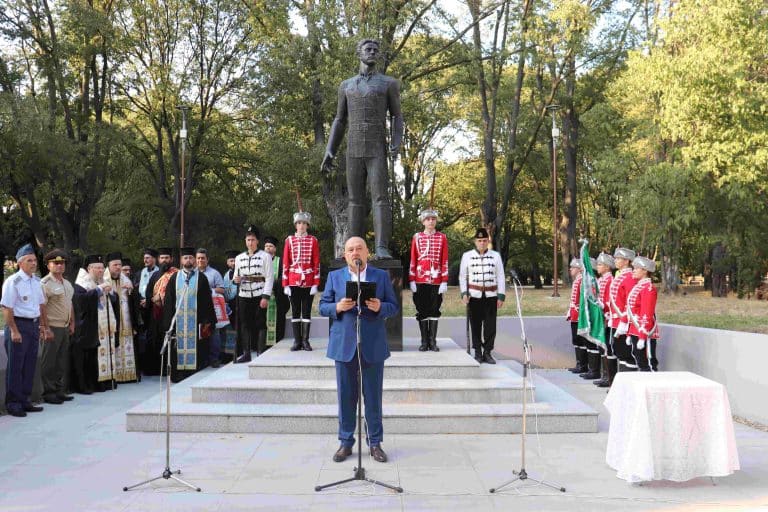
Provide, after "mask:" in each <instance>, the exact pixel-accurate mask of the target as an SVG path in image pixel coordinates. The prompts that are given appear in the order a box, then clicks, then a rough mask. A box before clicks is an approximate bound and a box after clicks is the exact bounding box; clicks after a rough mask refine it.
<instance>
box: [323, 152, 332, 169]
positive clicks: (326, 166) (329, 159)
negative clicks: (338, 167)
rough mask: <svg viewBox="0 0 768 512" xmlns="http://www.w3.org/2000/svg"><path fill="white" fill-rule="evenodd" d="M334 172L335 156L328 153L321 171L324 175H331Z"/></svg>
mask: <svg viewBox="0 0 768 512" xmlns="http://www.w3.org/2000/svg"><path fill="white" fill-rule="evenodd" d="M332 170H333V155H332V154H330V153H326V154H325V156H324V157H323V163H322V164H320V171H321V172H323V173H326V174H327V173H330V172H331V171H332Z"/></svg>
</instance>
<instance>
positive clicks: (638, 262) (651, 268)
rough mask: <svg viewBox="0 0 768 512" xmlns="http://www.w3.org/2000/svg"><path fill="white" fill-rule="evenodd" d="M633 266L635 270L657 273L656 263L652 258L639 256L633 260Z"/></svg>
mask: <svg viewBox="0 0 768 512" xmlns="http://www.w3.org/2000/svg"><path fill="white" fill-rule="evenodd" d="M632 266H633V267H634V268H642V269H644V270H647V271H648V272H655V271H656V262H655V261H653V260H652V259H650V258H646V257H645V256H638V257H637V258H635V259H634V260H632Z"/></svg>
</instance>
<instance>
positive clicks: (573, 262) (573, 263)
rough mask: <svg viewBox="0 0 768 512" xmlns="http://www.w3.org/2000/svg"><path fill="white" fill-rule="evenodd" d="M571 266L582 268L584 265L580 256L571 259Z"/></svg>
mask: <svg viewBox="0 0 768 512" xmlns="http://www.w3.org/2000/svg"><path fill="white" fill-rule="evenodd" d="M570 267H571V268H584V265H582V264H581V258H573V259H572V260H571V265H570Z"/></svg>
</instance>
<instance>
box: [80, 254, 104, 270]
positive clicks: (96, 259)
mask: <svg viewBox="0 0 768 512" xmlns="http://www.w3.org/2000/svg"><path fill="white" fill-rule="evenodd" d="M92 263H104V258H102V257H101V254H89V255H88V256H86V257H85V261H84V262H83V268H88V265H91V264H92Z"/></svg>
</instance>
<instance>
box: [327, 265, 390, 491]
mask: <svg viewBox="0 0 768 512" xmlns="http://www.w3.org/2000/svg"><path fill="white" fill-rule="evenodd" d="M355 266H356V267H357V319H356V320H355V331H356V336H357V392H358V400H357V467H356V468H354V469H353V471H354V472H355V475H354V476H353V477H351V478H345V479H343V480H339V481H338V482H332V483H330V484H324V485H318V486H316V487H315V491H322V490H323V489H328V488H329V487H336V486H337V485H341V484H345V483H347V482H354V481H356V480H361V481H364V482H370V483H372V484H375V485H380V486H382V487H386V488H387V489H392V490H393V491H396V492H403V488H402V487H397V486H395V485H391V484H387V483H384V482H379V481H378V480H374V479H372V478H368V477H367V476H365V468H363V437H362V435H363V433H362V429H363V362H362V346H361V338H360V319H361V317H362V314H363V313H362V312H363V308H362V303H361V300H360V299H361V295H362V293H361V289H360V267H361V266H362V261H360V260H355ZM366 433H367V429H366Z"/></svg>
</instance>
